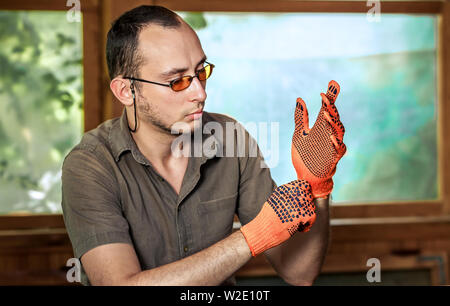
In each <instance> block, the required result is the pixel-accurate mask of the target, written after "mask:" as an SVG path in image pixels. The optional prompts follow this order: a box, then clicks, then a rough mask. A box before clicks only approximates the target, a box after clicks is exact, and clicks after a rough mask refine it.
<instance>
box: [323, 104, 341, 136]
mask: <svg viewBox="0 0 450 306" xmlns="http://www.w3.org/2000/svg"><path fill="white" fill-rule="evenodd" d="M323 115H324V117H325V119H326V120H327V121H328V123H329V124H330V127H331V129H332V130H333V135H334V136H336V137H337V138H338V139H339V141H341V142H343V140H344V134H345V127H344V125H343V124H342V122H341V121H340V120H339V119H337V118H335V117H332V116H331V115H330V114H329V113H328V112H327V111H324V112H323Z"/></svg>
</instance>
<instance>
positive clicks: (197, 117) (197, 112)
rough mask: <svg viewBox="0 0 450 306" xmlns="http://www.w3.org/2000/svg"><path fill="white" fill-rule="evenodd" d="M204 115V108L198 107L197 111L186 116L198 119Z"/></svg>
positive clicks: (190, 118)
mask: <svg viewBox="0 0 450 306" xmlns="http://www.w3.org/2000/svg"><path fill="white" fill-rule="evenodd" d="M202 115H203V108H201V109H198V110H196V111H195V112H193V113H190V114H188V115H186V118H188V119H189V120H198V119H200V118H201V117H202Z"/></svg>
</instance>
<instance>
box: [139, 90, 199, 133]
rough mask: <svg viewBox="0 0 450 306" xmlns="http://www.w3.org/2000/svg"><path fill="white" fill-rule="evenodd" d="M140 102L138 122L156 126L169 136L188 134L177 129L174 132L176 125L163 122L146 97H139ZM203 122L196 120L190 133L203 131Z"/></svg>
mask: <svg viewBox="0 0 450 306" xmlns="http://www.w3.org/2000/svg"><path fill="white" fill-rule="evenodd" d="M139 98H140V99H139V100H140V102H139V103H137V109H138V116H139V117H138V120H139V119H140V120H143V121H145V122H147V123H150V124H151V125H153V126H155V127H156V128H158V129H159V130H160V131H161V132H163V133H165V134H168V135H172V136H177V135H181V134H183V133H186V131H177V130H176V129H173V130H172V128H171V127H172V126H173V125H174V124H175V123H172V124H166V123H164V122H163V120H162V119H161V115H160V113H159V112H158V111H157V110H156V109H155V108H154V107H153V106H152V105H151V103H150V102H148V101H147V100H146V99H145V98H144V97H142V96H140V97H139ZM202 104H204V102H199V103H198V106H197V108H200V106H203V105H202ZM201 122H202V121H201V120H195V121H194V126H193V127H192V128H191V130H190V133H191V134H192V133H194V132H195V131H197V130H198V129H201V127H202V124H201Z"/></svg>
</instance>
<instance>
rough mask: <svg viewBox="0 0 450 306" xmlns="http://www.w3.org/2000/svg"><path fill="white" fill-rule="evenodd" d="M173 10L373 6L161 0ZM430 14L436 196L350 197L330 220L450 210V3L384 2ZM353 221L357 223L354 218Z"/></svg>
mask: <svg viewBox="0 0 450 306" xmlns="http://www.w3.org/2000/svg"><path fill="white" fill-rule="evenodd" d="M153 3H154V4H156V5H162V6H165V7H167V8H169V9H172V10H175V11H186V12H189V11H191V12H196V11H209V12H284V13H287V12H290V13H294V12H295V13H367V12H368V11H369V9H370V8H371V6H367V1H339V0H335V1H291V0H280V1H273V0H247V1H239V0H228V1H219V0H210V1H208V2H206V3H204V2H203V1H201V0H190V1H183V0H157V1H153ZM383 13H393V14H432V15H436V16H437V17H438V18H437V19H438V38H437V41H438V46H437V91H438V93H437V99H438V103H437V104H438V117H437V126H436V128H437V135H438V136H437V138H438V139H437V146H438V193H439V195H438V196H439V198H438V199H437V200H429V201H401V202H400V201H392V202H370V203H369V202H354V203H353V202H352V203H348V204H345V203H341V204H336V205H331V207H330V217H331V219H332V224H333V219H361V218H403V217H406V218H408V217H432V216H442V215H447V214H449V213H450V162H449V161H448V160H446V159H445V158H444V156H450V140H446V139H445V137H443V135H450V124H449V120H447V122H446V121H445V120H443V119H444V118H446V117H447V116H448V115H450V3H447V2H445V1H439V0H429V1H382V2H381V14H383ZM355 222H359V221H356V220H355Z"/></svg>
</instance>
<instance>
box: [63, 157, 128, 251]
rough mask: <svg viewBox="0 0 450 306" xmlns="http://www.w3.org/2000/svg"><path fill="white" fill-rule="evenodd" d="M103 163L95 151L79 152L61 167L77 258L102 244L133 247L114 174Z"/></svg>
mask: <svg viewBox="0 0 450 306" xmlns="http://www.w3.org/2000/svg"><path fill="white" fill-rule="evenodd" d="M100 161H101V159H100V158H99V157H98V156H97V155H96V153H95V152H93V151H92V150H82V149H78V150H74V151H72V152H71V153H69V155H67V157H66V158H65V160H64V163H63V167H62V177H61V180H62V203H61V204H62V210H63V216H64V223H65V225H66V229H67V232H68V234H69V238H70V240H71V242H72V246H73V250H74V254H75V256H76V257H77V258H81V256H82V255H83V254H84V253H86V252H87V251H89V250H90V249H93V248H95V247H97V246H100V245H103V244H109V243H129V244H132V240H131V238H130V235H129V227H128V222H127V220H126V219H125V217H124V216H123V214H122V209H121V205H120V196H119V191H118V185H117V183H116V179H115V177H114V173H113V172H112V170H110V169H111V168H108V167H107V165H105V162H103V163H102V162H100Z"/></svg>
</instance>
